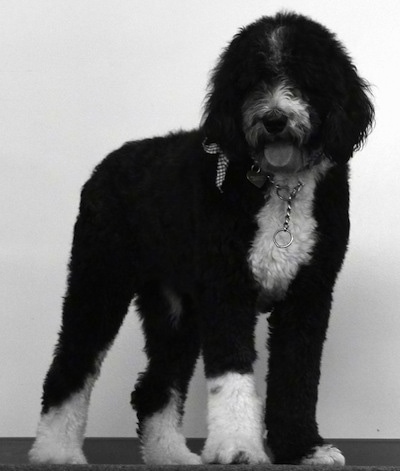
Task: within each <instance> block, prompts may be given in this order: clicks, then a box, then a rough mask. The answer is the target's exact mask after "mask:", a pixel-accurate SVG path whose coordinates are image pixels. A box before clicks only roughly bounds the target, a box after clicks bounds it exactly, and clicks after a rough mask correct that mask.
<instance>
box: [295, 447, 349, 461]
mask: <svg viewBox="0 0 400 471" xmlns="http://www.w3.org/2000/svg"><path fill="white" fill-rule="evenodd" d="M345 461H346V460H345V458H344V456H343V455H342V453H341V451H340V450H338V449H337V448H335V447H334V446H332V445H328V444H327V445H323V446H317V447H315V448H314V450H313V453H312V454H311V455H309V456H306V457H305V458H303V459H302V460H301V464H304V465H308V466H316V465H331V466H344V465H345Z"/></svg>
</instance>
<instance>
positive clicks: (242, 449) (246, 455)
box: [201, 437, 270, 464]
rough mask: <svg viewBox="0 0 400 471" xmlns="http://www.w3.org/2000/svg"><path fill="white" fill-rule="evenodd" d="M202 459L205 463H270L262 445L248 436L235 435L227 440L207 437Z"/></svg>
mask: <svg viewBox="0 0 400 471" xmlns="http://www.w3.org/2000/svg"><path fill="white" fill-rule="evenodd" d="M201 457H202V460H203V462H204V463H218V464H261V463H270V460H269V458H268V456H267V455H266V453H265V451H264V450H263V449H262V447H261V446H257V444H255V443H254V441H251V440H249V438H248V437H245V438H240V437H234V438H231V439H225V440H211V439H210V438H209V439H207V442H206V444H205V447H204V450H203V453H202V456H201Z"/></svg>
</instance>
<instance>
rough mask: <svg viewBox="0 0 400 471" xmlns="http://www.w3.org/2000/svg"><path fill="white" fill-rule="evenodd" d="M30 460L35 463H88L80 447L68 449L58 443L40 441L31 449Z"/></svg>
mask: <svg viewBox="0 0 400 471" xmlns="http://www.w3.org/2000/svg"><path fill="white" fill-rule="evenodd" d="M29 461H30V462H31V463H34V464H87V461H86V458H85V455H84V454H83V452H82V450H81V449H80V448H76V449H71V448H68V449H66V448H63V447H62V446H57V445H56V444H50V443H42V442H38V441H36V442H35V443H34V444H33V446H32V448H31V450H30V451H29Z"/></svg>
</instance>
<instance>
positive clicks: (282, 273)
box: [249, 161, 330, 300]
mask: <svg viewBox="0 0 400 471" xmlns="http://www.w3.org/2000/svg"><path fill="white" fill-rule="evenodd" d="M329 167H330V164H329V163H328V162H326V161H324V162H322V163H321V164H320V165H318V166H317V167H314V168H313V169H312V170H309V171H307V172H302V173H301V174H299V175H298V176H296V177H294V178H293V177H291V178H286V179H284V178H283V177H279V176H277V177H276V178H275V180H276V182H277V183H282V184H284V185H288V186H289V187H290V188H294V187H295V186H296V185H297V184H298V182H299V181H301V182H302V183H303V187H302V189H301V191H299V192H298V193H297V195H296V197H295V198H294V199H293V200H292V202H291V205H292V211H291V217H290V222H289V230H290V232H291V233H292V236H293V243H292V244H291V245H290V246H289V247H286V248H279V247H277V246H276V245H275V243H274V234H275V232H276V231H277V230H278V229H282V227H283V223H284V222H285V215H286V210H287V202H285V201H282V200H281V199H280V198H279V197H278V195H277V193H276V191H275V190H274V188H272V190H271V197H270V199H269V200H268V201H267V202H266V204H265V205H264V206H263V208H261V210H260V211H259V213H258V214H257V216H256V220H257V223H258V230H257V232H256V235H255V237H254V240H253V243H252V247H251V249H250V252H249V264H250V268H251V270H252V272H253V275H254V277H255V279H256V280H257V282H258V283H259V284H260V285H261V287H262V288H263V290H264V291H265V292H266V294H267V295H268V297H270V298H273V299H276V300H279V299H282V298H283V297H284V295H285V293H286V291H287V289H288V286H289V284H290V282H291V281H292V280H293V278H294V277H295V276H296V274H297V272H298V270H299V268H300V267H301V266H302V265H304V264H307V263H309V262H310V260H311V257H312V252H313V248H314V245H315V242H316V240H317V233H316V221H315V219H314V216H313V204H314V193H315V188H316V185H317V183H318V181H319V180H320V179H321V177H323V176H324V175H325V173H326V171H327V170H328V169H329Z"/></svg>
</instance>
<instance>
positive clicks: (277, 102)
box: [242, 80, 311, 147]
mask: <svg viewBox="0 0 400 471" xmlns="http://www.w3.org/2000/svg"><path fill="white" fill-rule="evenodd" d="M273 111H280V112H281V113H282V114H283V115H285V116H286V117H287V118H288V124H287V133H289V134H290V136H291V137H293V138H296V139H297V141H298V144H299V145H301V144H302V143H303V142H304V141H306V140H307V138H308V135H309V133H310V131H311V121H310V112H309V106H308V104H307V103H306V102H305V101H304V100H303V98H302V97H301V96H300V95H299V94H298V93H296V92H295V90H294V88H293V87H291V86H290V85H289V84H288V83H287V81H286V80H282V81H281V82H279V83H278V84H276V85H275V86H274V87H272V88H268V87H267V86H266V85H263V86H262V87H261V88H260V89H259V90H256V91H255V92H254V93H253V94H251V95H250V96H249V98H248V99H247V100H246V101H245V103H244V105H243V107H242V113H243V130H244V133H245V136H246V139H247V142H248V143H249V144H250V145H251V146H253V147H256V146H257V144H258V142H259V140H260V138H261V137H268V136H269V135H268V132H267V131H266V129H265V127H264V125H263V123H262V118H263V117H264V116H265V115H267V114H268V113H270V112H273Z"/></svg>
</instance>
